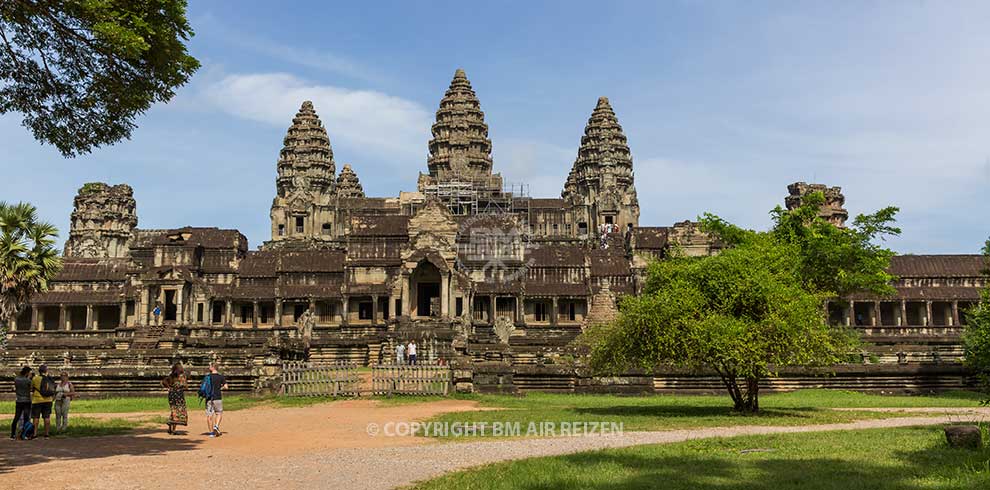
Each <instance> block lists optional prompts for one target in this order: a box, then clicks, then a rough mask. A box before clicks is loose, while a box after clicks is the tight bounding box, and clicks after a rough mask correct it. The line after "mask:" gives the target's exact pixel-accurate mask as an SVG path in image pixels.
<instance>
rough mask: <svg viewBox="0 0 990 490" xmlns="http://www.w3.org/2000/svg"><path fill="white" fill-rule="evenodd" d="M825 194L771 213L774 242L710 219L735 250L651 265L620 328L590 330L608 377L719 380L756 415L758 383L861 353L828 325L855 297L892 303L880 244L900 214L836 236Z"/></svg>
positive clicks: (870, 218)
mask: <svg viewBox="0 0 990 490" xmlns="http://www.w3.org/2000/svg"><path fill="white" fill-rule="evenodd" d="M822 202H824V196H822V195H820V194H818V195H811V196H809V197H808V198H806V199H805V202H804V204H803V205H802V206H800V207H799V208H797V209H795V210H793V211H785V210H782V209H780V208H778V209H775V210H774V211H773V212H772V215H773V217H774V227H773V228H772V229H771V230H770V231H768V232H755V231H751V230H744V229H742V228H739V227H737V226H734V225H731V224H729V223H727V222H726V221H724V220H722V219H720V218H718V217H716V216H712V215H706V216H705V218H704V219H703V220H702V226H703V228H704V229H706V230H707V231H708V232H709V233H711V234H712V235H713V236H714V238H716V239H718V240H720V241H721V242H723V243H724V244H726V245H727V246H728V248H727V249H725V250H723V251H722V252H721V253H719V254H717V255H714V256H710V257H683V256H677V255H676V254H675V257H673V258H671V259H667V260H663V261H654V262H652V263H651V264H650V265H649V268H648V271H647V277H646V283H645V286H644V290H643V293H642V294H641V295H639V296H635V297H627V298H625V299H623V301H622V303H621V304H620V311H621V314H620V316H619V318H618V320H617V321H616V322H614V323H613V324H611V325H604V326H598V327H594V328H592V329H590V330H589V331H588V333H587V334H586V337H585V340H586V341H587V342H589V343H590V346H591V365H592V367H594V368H596V369H597V370H599V371H606V372H620V371H622V370H625V369H628V368H631V367H640V368H643V369H647V370H653V369H656V368H658V367H660V366H662V365H664V364H667V365H671V364H672V365H675V366H679V367H686V368H692V369H707V370H710V371H714V372H715V373H717V374H718V375H719V377H720V378H721V380H722V383H723V384H724V386H725V388H726V390H727V391H728V393H729V396H730V397H731V398H732V402H733V405H734V408H735V409H736V410H738V411H742V412H746V413H755V412H757V411H758V410H759V383H760V380H761V379H764V378H766V377H768V376H773V375H775V374H776V373H777V372H778V371H779V369H781V368H784V367H791V366H799V367H804V368H816V367H826V366H830V365H833V364H836V363H838V362H840V361H841V360H842V359H843V358H844V357H845V356H846V354H847V353H848V352H850V350H851V349H852V348H853V347H854V346H855V345H856V344H857V339H856V337H855V335H854V334H853V333H852V331H851V330H849V329H848V328H845V327H839V326H831V325H829V324H828V323H827V321H826V314H825V311H824V310H825V308H824V307H823V305H824V303H825V301H827V300H829V299H834V298H836V296H837V295H839V294H848V293H849V292H852V291H856V290H871V291H876V292H881V293H886V292H889V291H890V290H891V286H890V285H889V281H890V279H891V276H890V275H888V274H887V273H886V268H887V267H888V266H889V260H890V256H891V255H892V252H890V251H889V250H886V249H883V248H882V247H879V246H876V245H874V244H873V242H874V241H875V240H876V239H878V238H880V237H882V236H883V235H889V234H896V233H898V232H899V230H898V229H896V228H894V227H892V226H891V223H892V221H893V219H894V215H895V214H896V212H897V210H896V208H888V209H885V210H882V211H880V212H878V213H875V214H873V215H867V216H859V217H857V218H856V220H855V221H854V223H853V226H851V227H849V228H838V227H836V226H834V225H832V224H829V223H828V222H826V221H825V220H823V219H822V218H820V217H819V216H818V209H819V206H820V205H821V204H822Z"/></svg>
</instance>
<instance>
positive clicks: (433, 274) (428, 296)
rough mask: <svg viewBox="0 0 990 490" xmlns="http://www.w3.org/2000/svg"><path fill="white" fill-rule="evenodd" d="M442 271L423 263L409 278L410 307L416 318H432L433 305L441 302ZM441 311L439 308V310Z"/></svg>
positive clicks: (428, 263)
mask: <svg viewBox="0 0 990 490" xmlns="http://www.w3.org/2000/svg"><path fill="white" fill-rule="evenodd" d="M440 282H441V276H440V269H438V268H437V266H435V265H433V264H431V263H430V262H426V261H424V262H422V263H420V264H419V265H418V266H416V270H414V271H413V273H412V274H411V275H410V276H409V292H410V294H411V295H412V298H411V302H410V306H412V307H413V308H415V309H414V310H413V311H412V312H411V314H412V316H414V317H417V316H418V317H427V316H432V315H431V312H432V309H431V304H433V303H434V302H436V303H439V301H440ZM437 309H439V308H437Z"/></svg>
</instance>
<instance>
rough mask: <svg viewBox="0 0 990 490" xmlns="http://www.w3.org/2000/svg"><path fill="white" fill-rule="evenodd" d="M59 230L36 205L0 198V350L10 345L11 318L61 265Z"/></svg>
mask: <svg viewBox="0 0 990 490" xmlns="http://www.w3.org/2000/svg"><path fill="white" fill-rule="evenodd" d="M56 234H57V231H56V230H55V227H54V226H52V225H50V224H48V223H44V222H41V221H38V213H37V211H36V210H35V208H34V206H32V205H30V204H27V203H18V204H14V205H10V204H7V203H5V202H0V351H2V350H5V349H6V347H7V345H6V344H7V325H8V324H9V322H10V320H11V319H14V318H16V317H17V315H18V313H20V311H21V310H22V309H23V308H24V307H25V306H26V305H27V303H28V301H29V300H30V298H31V295H32V294H34V293H36V292H39V291H44V290H46V289H48V281H50V280H51V279H52V278H53V277H55V275H56V274H58V271H59V270H60V269H61V268H62V260H61V259H60V258H59V254H58V250H56V249H55V247H54V245H55V237H56Z"/></svg>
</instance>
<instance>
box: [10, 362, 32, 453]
mask: <svg viewBox="0 0 990 490" xmlns="http://www.w3.org/2000/svg"><path fill="white" fill-rule="evenodd" d="M14 396H15V398H14V421H13V422H11V423H10V438H11V439H17V426H18V425H20V426H22V427H23V426H24V425H26V424H27V422H28V420H31V368H30V367H28V366H24V367H22V368H21V372H20V374H18V375H17V376H14Z"/></svg>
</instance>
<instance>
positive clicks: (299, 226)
mask: <svg viewBox="0 0 990 490" xmlns="http://www.w3.org/2000/svg"><path fill="white" fill-rule="evenodd" d="M302 232H303V217H302V216H296V233H302Z"/></svg>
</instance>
